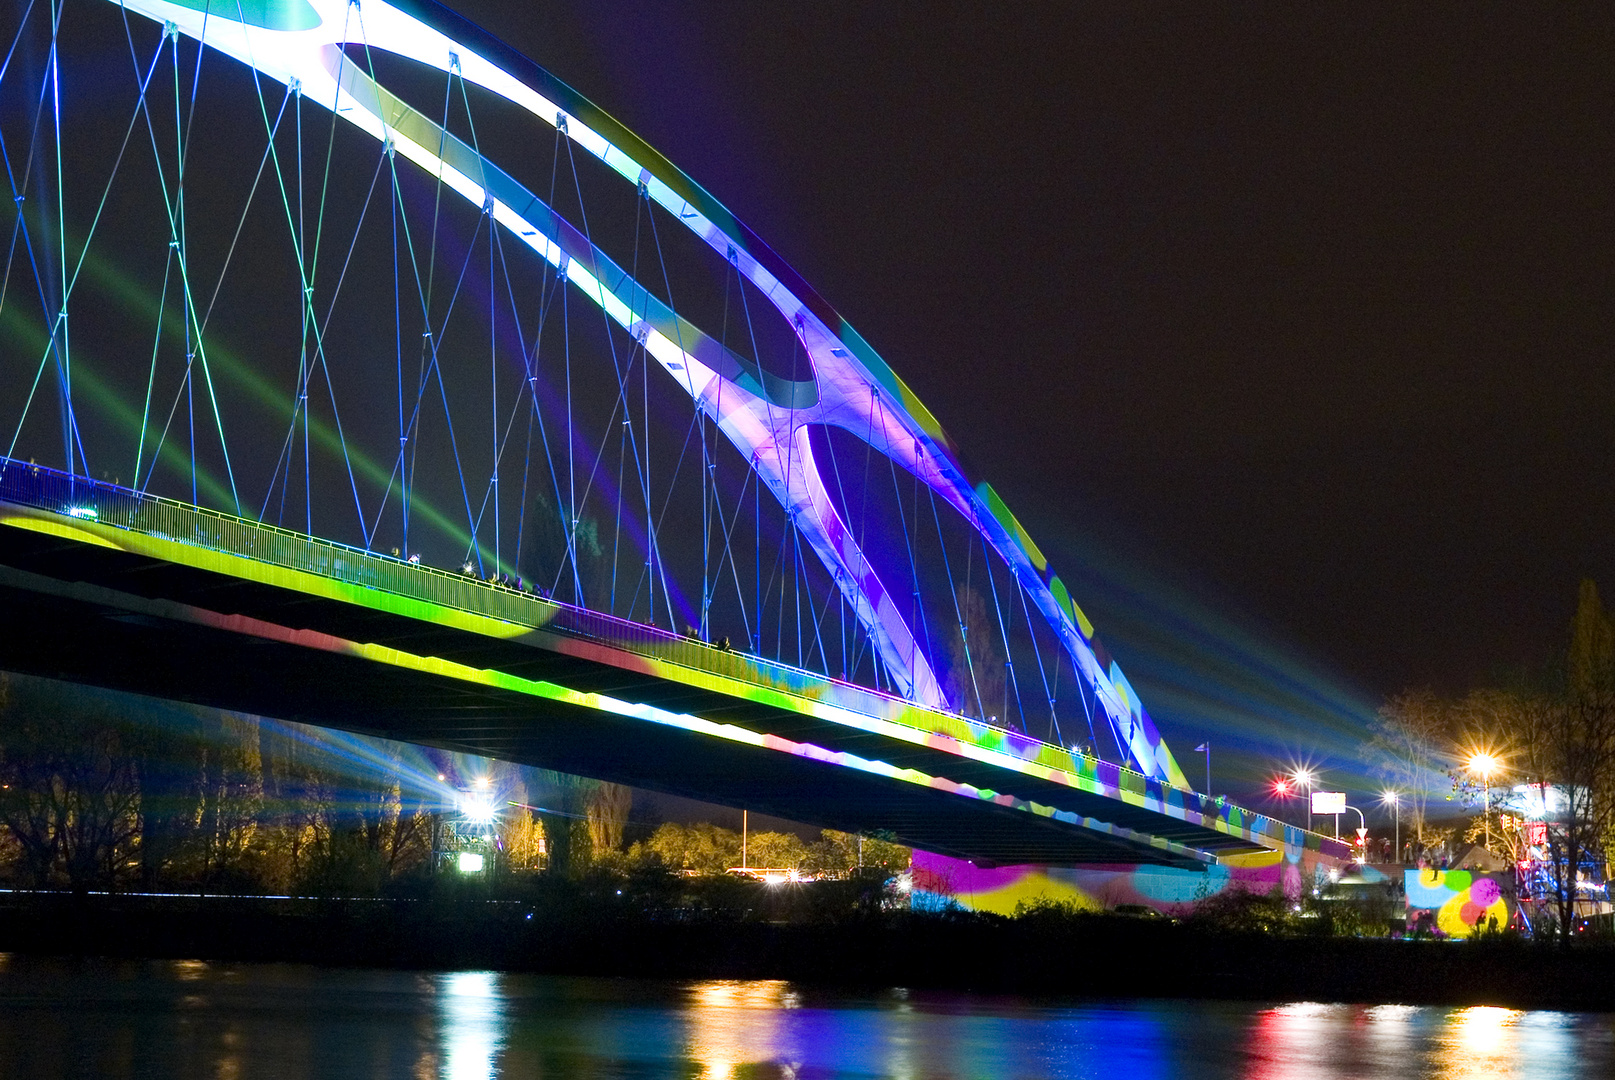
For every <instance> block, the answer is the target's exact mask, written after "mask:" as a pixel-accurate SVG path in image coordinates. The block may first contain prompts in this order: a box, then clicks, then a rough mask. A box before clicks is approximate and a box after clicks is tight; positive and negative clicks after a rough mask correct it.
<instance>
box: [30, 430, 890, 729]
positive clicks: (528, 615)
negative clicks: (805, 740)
mask: <svg viewBox="0 0 1615 1080" xmlns="http://www.w3.org/2000/svg"><path fill="white" fill-rule="evenodd" d="M0 500H4V501H7V502H11V503H16V504H19V505H23V506H29V507H33V508H35V509H39V510H46V511H50V512H53V513H57V514H62V515H65V516H67V517H73V518H78V519H80V520H87V521H96V522H99V523H100V524H103V525H111V526H114V527H116V528H120V529H128V530H131V531H133V532H139V533H143V534H146V535H148V536H154V537H159V538H161V539H166V540H173V541H177V542H179V543H183V544H194V545H196V546H198V547H203V548H206V549H208V550H210V551H222V552H228V553H230V554H233V555H240V556H242V557H244V558H248V559H253V560H256V561H259V562H265V563H270V564H272V565H275V566H280V567H285V568H288V569H292V570H300V571H303V572H305V573H310V574H316V575H319V576H320V577H326V578H332V579H335V580H339V581H343V582H346V583H349V584H355V585H361V586H365V587H367V588H372V589H378V590H382V591H384V592H388V593H392V594H395V595H400V596H407V597H410V598H412V599H416V600H423V601H426V602H429V603H432V604H437V605H439V606H442V607H446V608H452V609H454V610H457V611H464V612H469V613H471V614H475V615H481V616H486V617H490V618H494V619H498V620H500V621H503V622H510V623H516V624H518V625H523V626H531V627H534V628H542V629H545V630H550V631H555V632H558V633H562V634H566V635H568V636H571V637H577V638H584V639H588V640H592V641H599V642H601V643H604V644H609V645H611V646H612V647H614V648H618V649H623V650H625V651H627V652H631V653H634V654H636V655H639V656H643V657H646V658H647V659H654V660H661V661H666V662H669V663H673V664H679V665H682V666H684V667H689V668H695V669H698V670H702V671H707V672H711V673H713V674H716V675H721V676H725V677H727V678H733V679H738V680H741V681H743V682H748V683H751V684H753V685H758V686H768V687H773V688H779V687H781V686H790V687H796V688H802V687H805V686H807V685H819V686H823V685H825V684H827V683H828V684H833V685H834V686H835V688H836V690H837V692H838V693H837V697H838V698H841V699H842V700H843V703H845V702H846V698H847V697H849V696H850V697H853V698H856V696H858V695H869V696H870V698H872V699H874V698H879V699H883V700H885V701H889V702H902V704H903V705H904V706H905V707H909V708H914V707H917V706H914V705H913V703H912V702H907V701H904V700H903V699H901V698H897V697H895V696H893V695H890V694H886V693H883V692H881V691H878V690H873V689H871V688H869V687H864V686H858V685H856V684H854V683H848V682H844V681H842V680H839V679H834V678H830V677H828V676H826V675H824V674H822V673H820V672H816V671H809V670H806V669H803V668H798V667H794V666H792V665H789V664H782V663H779V662H778V661H774V660H768V659H764V658H762V657H757V656H752V655H750V654H747V653H741V652H735V651H732V650H727V649H721V648H718V647H717V646H715V645H709V644H707V643H705V642H702V641H699V640H696V639H693V638H690V637H686V636H683V635H680V634H675V633H672V632H670V631H667V630H663V629H661V628H660V627H655V626H647V625H645V624H643V623H636V622H633V621H631V620H628V619H621V618H617V617H616V616H612V615H604V614H601V613H600V612H596V611H590V610H588V609H586V608H580V607H576V606H574V605H571V604H565V603H561V602H559V601H554V600H549V599H546V598H544V597H541V596H539V595H537V594H534V593H531V592H525V591H519V590H517V589H515V588H512V587H509V586H504V585H499V584H496V583H494V582H489V581H483V580H481V579H480V578H476V577H472V576H469V575H466V574H459V573H454V572H452V571H448V570H442V569H439V568H437V567H433V566H426V565H422V564H420V563H411V562H407V561H406V560H404V559H400V558H396V557H393V556H390V555H381V554H377V553H376V552H373V551H366V550H364V549H362V548H356V547H352V546H349V545H347V544H340V543H336V542H334V541H330V540H323V539H320V538H319V537H314V536H309V535H308V534H306V533H300V532H294V531H292V530H290V529H283V528H280V527H278V526H275V525H266V524H263V523H262V522H257V521H252V520H250V519H247V518H241V517H236V516H235V515H233V514H225V513H221V512H219V511H216V510H209V509H206V508H205V507H199V506H193V505H191V504H190V503H183V502H178V501H175V500H173V499H165V498H162V497H161V496H157V495H147V494H143V493H141V492H138V491H134V490H132V489H130V488H126V487H122V486H119V485H115V484H108V483H104V482H102V481H98V480H91V479H88V478H86V477H82V476H73V475H71V474H69V473H65V472H62V471H61V470H59V469H52V468H47V467H45V466H42V465H32V464H29V463H27V462H20V461H16V460H13V459H10V458H5V457H0ZM872 703H873V702H871V704H872Z"/></svg>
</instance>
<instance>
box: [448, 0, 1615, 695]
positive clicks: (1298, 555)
mask: <svg viewBox="0 0 1615 1080" xmlns="http://www.w3.org/2000/svg"><path fill="white" fill-rule="evenodd" d="M453 6H455V7H456V8H458V9H459V10H461V11H462V12H463V13H465V14H466V15H467V16H468V17H470V18H472V19H473V20H474V21H477V22H479V23H481V24H482V25H483V26H485V27H487V28H488V29H490V30H491V31H493V32H494V33H495V34H497V35H499V36H501V37H503V38H505V39H506V40H508V41H509V42H511V43H512V44H514V45H516V46H517V47H519V48H521V49H522V50H523V51H525V52H527V53H528V54H529V55H532V56H533V57H534V58H535V59H537V60H539V61H540V62H541V63H544V64H545V65H546V66H548V67H550V68H551V70H553V71H554V72H555V73H556V74H558V75H560V76H561V77H562V78H564V79H567V80H568V81H570V82H572V83H573V85H574V86H576V87H577V88H578V89H580V90H581V91H583V92H584V93H585V94H587V95H589V96H591V97H592V98H593V99H594V100H595V101H596V102H598V103H599V104H600V105H602V106H603V107H605V108H606V109H607V110H608V111H610V112H612V113H613V114H615V115H616V116H617V117H618V118H619V119H620V120H622V121H623V122H625V123H626V124H628V126H629V127H631V128H633V129H634V130H635V131H637V132H638V133H639V134H640V135H642V136H643V137H645V138H646V139H647V140H648V141H649V142H650V143H651V144H652V145H654V146H656V147H658V148H659V149H661V150H662V151H663V152H664V153H665V154H666V155H667V156H668V157H670V158H671V159H672V160H673V161H674V162H675V163H677V164H679V165H680V166H681V167H682V168H684V169H685V170H686V171H687V172H688V173H690V174H691V175H692V176H693V177H695V178H696V179H697V180H698V181H699V182H701V183H702V184H703V185H705V186H706V187H707V188H708V189H709V190H710V191H712V192H713V193H714V194H715V195H716V196H717V197H718V198H720V199H721V200H723V201H724V202H725V203H727V204H728V205H729V206H730V207H731V208H732V209H734V210H735V211H736V212H737V213H738V214H739V215H740V216H741V218H742V219H743V220H745V221H747V222H748V223H749V224H750V225H751V226H752V227H753V228H754V229H755V230H756V231H757V232H758V233H759V234H760V235H762V236H763V237H764V238H765V239H766V240H768V241H769V242H770V243H771V244H772V245H773V246H774V247H775V248H776V249H777V250H778V251H779V252H780V253H781V254H782V255H784V256H785V258H786V259H787V260H788V261H790V262H791V263H792V264H793V265H795V266H796V267H797V268H798V269H799V270H801V271H802V272H803V274H804V275H805V276H806V277H807V278H808V279H809V280H810V281H812V282H814V283H815V285H816V286H817V288H818V289H819V290H820V292H821V293H822V294H823V295H825V296H826V297H827V298H828V299H829V300H830V302H831V303H833V304H835V305H836V306H837V307H838V308H839V309H840V310H841V311H842V312H843V314H845V315H846V316H847V317H848V318H850V319H851V320H852V322H853V323H854V324H855V325H856V326H858V327H859V328H860V329H861V330H862V332H863V333H864V335H865V336H866V337H867V338H868V339H869V340H870V341H871V342H873V343H874V344H875V346H876V347H877V348H878V349H880V350H881V351H882V352H883V354H884V355H885V356H886V357H887V359H888V360H889V361H890V362H891V363H892V365H893V367H894V368H896V369H897V371H898V372H899V373H900V374H901V375H902V376H903V377H904V378H905V379H906V380H907V381H908V382H909V383H910V384H911V385H912V386H913V387H914V388H915V389H916V390H917V391H918V392H919V393H920V395H921V396H922V398H923V399H924V400H925V401H926V402H927V403H928V404H929V405H930V406H931V408H932V409H933V410H934V411H935V412H936V414H937V415H938V417H939V418H940V419H941V420H942V422H943V423H944V425H945V426H946V427H947V428H948V430H949V431H950V433H951V434H952V435H953V437H954V438H955V440H956V441H957V442H958V443H959V444H960V445H961V446H962V447H963V448H964V449H965V451H966V453H967V454H968V455H970V457H971V458H972V460H973V461H974V463H975V464H976V466H977V468H978V469H979V470H980V471H981V473H982V474H983V475H985V476H986V477H988V478H990V479H991V481H992V482H993V483H994V484H995V485H996V486H997V487H998V488H999V489H1000V490H1001V491H1002V492H1003V493H1004V495H1005V496H1006V499H1007V500H1008V502H1009V503H1010V505H1011V507H1012V508H1015V509H1016V510H1017V512H1018V513H1020V514H1021V516H1022V517H1023V518H1024V519H1026V520H1027V521H1028V522H1029V523H1035V524H1034V534H1035V535H1036V536H1038V537H1039V539H1040V542H1041V543H1043V544H1044V545H1045V546H1046V547H1048V548H1049V549H1050V550H1051V552H1058V553H1059V556H1060V558H1059V560H1058V561H1059V562H1060V564H1061V567H1062V570H1063V571H1064V572H1065V573H1067V574H1068V575H1072V576H1078V577H1080V576H1081V575H1082V573H1083V572H1084V571H1083V568H1082V567H1071V562H1072V561H1073V560H1080V561H1084V562H1090V561H1091V562H1095V563H1098V562H1104V563H1106V564H1108V565H1110V566H1113V567H1122V568H1123V569H1122V570H1121V571H1118V572H1120V573H1123V574H1130V575H1134V576H1136V577H1137V578H1138V579H1139V580H1142V581H1145V582H1147V583H1148V584H1145V585H1143V586H1138V587H1139V588H1143V589H1145V590H1146V591H1156V592H1162V591H1164V592H1166V593H1176V594H1180V595H1183V596H1187V597H1189V598H1190V601H1189V602H1190V603H1192V604H1195V605H1198V606H1202V607H1203V608H1204V609H1205V610H1208V611H1214V612H1217V613H1219V614H1220V616H1221V617H1222V618H1224V619H1226V620H1227V621H1228V622H1229V623H1230V624H1231V625H1233V626H1235V627H1238V628H1239V629H1240V630H1241V631H1242V632H1248V633H1251V634H1253V635H1255V637H1256V638H1257V639H1259V640H1262V641H1266V642H1268V643H1270V644H1271V645H1273V646H1274V647H1276V648H1277V649H1278V650H1280V651H1282V652H1287V653H1293V654H1294V656H1296V657H1297V658H1299V659H1298V661H1297V662H1298V663H1299V662H1308V663H1311V664H1313V665H1315V666H1316V667H1317V669H1318V670H1320V671H1322V672H1324V673H1326V674H1327V675H1329V676H1332V677H1334V678H1336V679H1338V680H1339V683H1340V685H1341V686H1343V687H1346V688H1348V690H1349V691H1350V692H1352V693H1354V694H1356V695H1357V696H1358V698H1359V700H1361V701H1362V702H1366V703H1367V704H1368V705H1369V707H1372V705H1373V704H1374V703H1377V702H1378V701H1379V700H1380V699H1381V698H1382V697H1383V696H1384V695H1386V694H1388V693H1392V692H1395V691H1396V690H1398V689H1400V688H1403V687H1405V686H1409V685H1414V684H1424V683H1429V684H1434V685H1436V686H1437V687H1439V688H1444V689H1449V690H1454V691H1457V690H1462V689H1464V688H1467V687H1468V686H1469V685H1471V684H1473V683H1474V682H1476V681H1477V680H1481V679H1484V678H1485V677H1486V676H1487V675H1488V674H1489V673H1490V672H1492V671H1494V670H1496V669H1497V668H1499V667H1503V666H1507V665H1512V664H1517V663H1520V662H1523V661H1534V660H1538V659H1540V658H1541V657H1542V656H1544V655H1545V654H1547V653H1548V652H1550V651H1551V650H1552V649H1553V648H1555V647H1556V646H1558V645H1559V643H1560V641H1561V640H1562V639H1563V637H1564V635H1565V631H1566V627H1567V624H1568V620H1569V617H1570V614H1571V611H1572V608H1573V604H1574V597H1575V589H1576V584H1577V581H1578V579H1579V578H1581V577H1582V576H1588V575H1590V576H1593V577H1595V578H1600V579H1605V580H1607V583H1608V587H1610V588H1612V589H1615V575H1612V571H1615V473H1612V470H1611V464H1612V454H1611V438H1610V437H1611V433H1612V419H1615V367H1612V364H1611V360H1612V346H1615V340H1612V324H1611V304H1612V301H1615V295H1612V292H1615V289H1612V286H1615V275H1612V270H1615V196H1612V194H1611V192H1612V187H1611V178H1612V176H1615V135H1612V122H1615V64H1612V63H1611V57H1612V56H1615V15H1612V12H1611V9H1609V8H1607V7H1602V6H1596V5H1588V6H1587V7H1586V8H1584V9H1577V8H1575V7H1573V6H1556V7H1554V8H1552V9H1547V10H1535V11H1529V12H1528V11H1524V10H1508V9H1505V8H1502V7H1499V8H1496V9H1481V8H1476V7H1475V6H1473V5H1447V6H1440V5H1418V6H1417V7H1418V10H1405V9H1403V8H1400V7H1399V8H1396V9H1392V8H1389V7H1387V8H1381V9H1378V10H1364V9H1363V8H1362V6H1361V5H1339V6H1329V5H1295V6H1289V7H1282V6H1274V5H1263V6H1249V7H1242V6H1226V7H1225V6H1217V7H1215V8H1209V9H1208V8H1207V7H1206V6H1205V5H1198V4H1193V5H1182V6H1178V7H1161V6H1149V7H1143V6H1136V5H1104V6H1097V5H1096V6H1089V5H1080V4H1073V3H1058V4H1055V3H1050V4H1024V5H962V4H945V3H937V2H927V3H914V4H889V5H879V6H878V12H877V9H872V8H871V6H870V5H869V4H867V3H855V2H828V3H814V4H800V5H779V4H755V3H740V2H735V3H713V4H676V5H674V4H658V3H649V2H634V0H626V2H616V0H590V2H589V3H587V4H583V3H567V2H553V3H546V4H512V3H494V2H476V3H473V2H470V0H457V2H456V3H455V4H454V5H453ZM872 12H877V13H872ZM1067 567H1071V568H1070V569H1066V568H1067ZM1080 599H1081V598H1080V597H1079V600H1080ZM1100 629H1101V632H1102V633H1104V632H1105V631H1106V629H1107V628H1106V626H1105V625H1104V624H1103V623H1101V627H1100ZM1123 636H1124V637H1125V635H1123ZM1111 637H1112V639H1113V643H1114V644H1115V645H1116V647H1117V649H1118V652H1119V653H1120V654H1121V655H1123V656H1124V657H1125V655H1126V652H1127V646H1128V643H1127V642H1126V641H1123V640H1116V639H1117V634H1116V631H1115V629H1112V631H1111Z"/></svg>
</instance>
